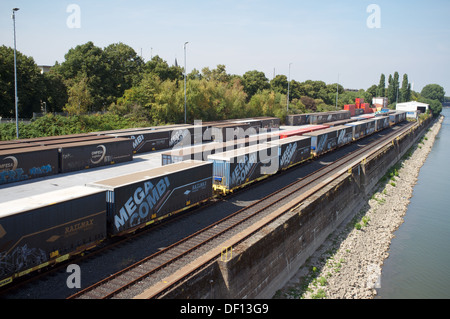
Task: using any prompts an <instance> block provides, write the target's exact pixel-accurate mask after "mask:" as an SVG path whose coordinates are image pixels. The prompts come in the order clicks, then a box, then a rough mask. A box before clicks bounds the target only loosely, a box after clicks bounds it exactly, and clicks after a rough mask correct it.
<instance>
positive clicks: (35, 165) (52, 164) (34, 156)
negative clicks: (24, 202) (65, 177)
mask: <svg viewBox="0 0 450 319" xmlns="http://www.w3.org/2000/svg"><path fill="white" fill-rule="evenodd" d="M58 159H59V155H58V149H57V148H54V147H45V146H39V147H29V148H19V149H10V150H2V151H0V184H7V183H13V182H19V181H24V180H29V179H33V178H38V177H44V176H49V175H54V174H57V173H58V172H59V160H58Z"/></svg>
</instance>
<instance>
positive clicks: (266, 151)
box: [208, 145, 278, 194]
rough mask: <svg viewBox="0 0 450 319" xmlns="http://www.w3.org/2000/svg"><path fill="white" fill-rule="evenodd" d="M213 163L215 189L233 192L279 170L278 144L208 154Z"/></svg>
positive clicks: (222, 191)
mask: <svg viewBox="0 0 450 319" xmlns="http://www.w3.org/2000/svg"><path fill="white" fill-rule="evenodd" d="M208 161H210V162H212V163H213V177H214V184H213V187H214V190H215V191H217V192H221V193H224V194H226V193H228V192H232V191H233V190H235V189H237V188H239V187H243V186H245V185H247V184H249V183H252V182H255V181H257V180H260V179H262V178H265V177H267V176H268V175H271V174H275V173H276V172H277V171H278V147H277V146H276V145H252V146H248V147H244V148H239V149H236V150H232V151H227V152H223V153H219V154H213V155H209V156H208Z"/></svg>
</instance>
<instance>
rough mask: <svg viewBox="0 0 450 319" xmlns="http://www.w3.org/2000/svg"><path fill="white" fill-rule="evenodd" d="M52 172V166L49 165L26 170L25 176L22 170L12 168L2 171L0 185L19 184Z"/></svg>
mask: <svg viewBox="0 0 450 319" xmlns="http://www.w3.org/2000/svg"><path fill="white" fill-rule="evenodd" d="M51 172H52V166H51V165H50V164H48V165H43V166H41V167H32V168H30V169H29V170H28V174H25V171H24V170H23V168H14V169H9V170H4V171H2V172H0V184H4V183H12V182H19V181H23V180H27V179H30V178H34V177H39V176H42V175H45V174H49V173H51Z"/></svg>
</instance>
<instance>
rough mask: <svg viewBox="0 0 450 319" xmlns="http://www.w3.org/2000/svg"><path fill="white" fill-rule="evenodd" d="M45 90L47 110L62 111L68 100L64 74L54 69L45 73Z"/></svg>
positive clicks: (44, 99) (44, 100)
mask: <svg viewBox="0 0 450 319" xmlns="http://www.w3.org/2000/svg"><path fill="white" fill-rule="evenodd" d="M43 80H44V87H45V92H44V95H43V101H42V102H45V103H46V109H47V112H61V111H62V110H63V107H64V106H65V105H66V103H67V101H68V98H69V96H68V92H67V90H68V89H67V85H66V83H65V82H64V79H63V78H62V76H61V75H60V74H58V73H56V72H55V71H54V70H50V72H48V73H44V79H43Z"/></svg>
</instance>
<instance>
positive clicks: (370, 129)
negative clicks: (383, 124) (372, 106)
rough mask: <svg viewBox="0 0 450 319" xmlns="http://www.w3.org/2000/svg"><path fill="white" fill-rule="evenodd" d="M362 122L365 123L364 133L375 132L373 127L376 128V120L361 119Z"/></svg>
mask: <svg viewBox="0 0 450 319" xmlns="http://www.w3.org/2000/svg"><path fill="white" fill-rule="evenodd" d="M361 122H362V123H366V135H370V134H373V133H375V129H376V120H375V119H374V118H373V119H367V120H363V121H361Z"/></svg>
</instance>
